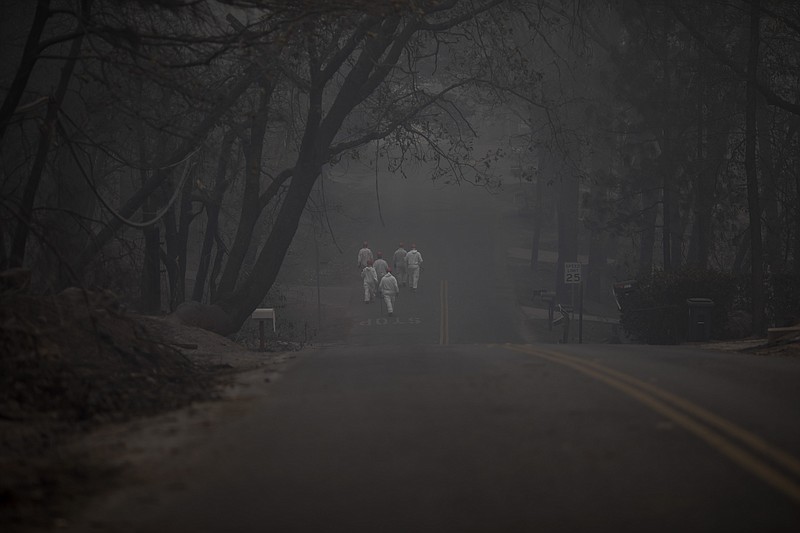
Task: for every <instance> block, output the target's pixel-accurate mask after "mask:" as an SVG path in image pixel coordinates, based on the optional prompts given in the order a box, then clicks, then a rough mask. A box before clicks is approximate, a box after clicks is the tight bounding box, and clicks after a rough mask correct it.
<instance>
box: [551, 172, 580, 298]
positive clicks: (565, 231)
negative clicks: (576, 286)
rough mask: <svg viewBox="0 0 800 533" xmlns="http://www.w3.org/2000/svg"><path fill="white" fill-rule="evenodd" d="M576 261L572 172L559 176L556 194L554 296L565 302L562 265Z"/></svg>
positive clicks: (575, 195) (575, 189)
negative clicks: (556, 249) (556, 262)
mask: <svg viewBox="0 0 800 533" xmlns="http://www.w3.org/2000/svg"><path fill="white" fill-rule="evenodd" d="M577 260H578V177H577V176H575V175H574V174H573V173H572V172H570V171H566V172H563V173H562V174H561V181H560V185H559V193H558V264H557V266H556V294H557V295H558V299H559V300H561V301H566V298H567V295H568V291H569V288H568V287H567V286H566V284H565V283H564V263H567V262H576V261H577Z"/></svg>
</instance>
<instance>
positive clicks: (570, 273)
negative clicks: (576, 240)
mask: <svg viewBox="0 0 800 533" xmlns="http://www.w3.org/2000/svg"><path fill="white" fill-rule="evenodd" d="M580 282H581V264H580V263H564V283H574V284H576V285H577V284H580Z"/></svg>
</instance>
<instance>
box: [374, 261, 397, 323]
mask: <svg viewBox="0 0 800 533" xmlns="http://www.w3.org/2000/svg"><path fill="white" fill-rule="evenodd" d="M378 287H379V288H380V290H381V294H382V295H383V301H384V302H385V303H386V311H388V312H389V316H392V314H393V313H394V300H395V298H397V294H398V293H399V292H400V288H399V287H398V286H397V278H395V277H394V276H392V273H391V272H387V273H386V275H385V276H383V278H382V279H381V282H380V284H379V285H378Z"/></svg>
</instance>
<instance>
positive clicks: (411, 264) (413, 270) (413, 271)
mask: <svg viewBox="0 0 800 533" xmlns="http://www.w3.org/2000/svg"><path fill="white" fill-rule="evenodd" d="M421 266H422V254H421V253H419V252H418V251H417V249H416V248H412V249H411V250H409V252H408V253H407V254H406V268H407V269H408V284H409V285H411V288H412V289H414V290H416V288H417V283H419V269H420V267H421Z"/></svg>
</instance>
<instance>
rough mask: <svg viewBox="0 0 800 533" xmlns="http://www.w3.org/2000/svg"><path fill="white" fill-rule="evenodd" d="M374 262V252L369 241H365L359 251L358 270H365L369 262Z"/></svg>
mask: <svg viewBox="0 0 800 533" xmlns="http://www.w3.org/2000/svg"><path fill="white" fill-rule="evenodd" d="M372 260H373V257H372V250H370V249H369V244H368V243H367V241H364V245H363V246H362V247H361V249H360V250H359V251H358V269H359V270H364V267H365V266H367V262H371V261H372Z"/></svg>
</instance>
